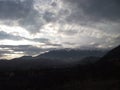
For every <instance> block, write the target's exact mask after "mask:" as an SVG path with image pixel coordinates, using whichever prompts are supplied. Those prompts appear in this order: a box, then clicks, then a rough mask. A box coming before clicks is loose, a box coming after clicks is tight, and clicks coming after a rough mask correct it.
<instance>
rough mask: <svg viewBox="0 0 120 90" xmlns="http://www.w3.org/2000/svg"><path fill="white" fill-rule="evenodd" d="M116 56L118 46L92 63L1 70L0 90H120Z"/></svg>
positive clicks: (119, 75)
mask: <svg viewBox="0 0 120 90" xmlns="http://www.w3.org/2000/svg"><path fill="white" fill-rule="evenodd" d="M119 55H120V46H119V47H117V48H115V49H113V50H111V51H110V52H108V53H107V54H106V55H105V56H104V57H103V58H101V59H100V60H99V61H97V62H96V63H92V64H85V65H81V64H79V63H78V64H76V65H73V66H70V67H63V68H62V67H49V68H40V69H29V70H13V71H7V70H1V71H0V90H120V56H119ZM21 67H22V66H21Z"/></svg>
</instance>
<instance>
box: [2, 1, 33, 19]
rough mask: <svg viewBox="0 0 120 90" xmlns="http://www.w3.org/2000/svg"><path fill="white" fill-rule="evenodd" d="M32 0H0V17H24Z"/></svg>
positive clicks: (30, 6)
mask: <svg viewBox="0 0 120 90" xmlns="http://www.w3.org/2000/svg"><path fill="white" fill-rule="evenodd" d="M32 1H33V0H24V2H21V0H0V19H12V20H13V19H20V18H24V17H26V16H27V15H28V14H29V12H30V10H31V8H32Z"/></svg>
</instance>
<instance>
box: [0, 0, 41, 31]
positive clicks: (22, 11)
mask: <svg viewBox="0 0 120 90" xmlns="http://www.w3.org/2000/svg"><path fill="white" fill-rule="evenodd" d="M33 5H34V1H33V0H23V1H22V0H2V1H1V0H0V20H1V21H5V20H10V21H11V23H12V22H13V21H18V23H19V25H20V26H21V27H23V28H26V29H27V30H28V31H29V32H32V33H33V32H37V31H38V30H39V28H40V26H41V25H42V20H41V21H40V20H38V17H39V14H38V11H36V10H35V9H34V8H33Z"/></svg>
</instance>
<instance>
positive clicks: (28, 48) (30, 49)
mask: <svg viewBox="0 0 120 90" xmlns="http://www.w3.org/2000/svg"><path fill="white" fill-rule="evenodd" d="M0 48H3V49H4V48H8V49H9V50H13V53H14V52H24V55H30V56H31V55H37V54H40V53H42V52H45V51H47V49H42V48H38V47H35V46H32V45H18V46H12V45H0ZM0 54H2V55H4V54H10V52H9V51H8V50H6V51H5V50H4V51H1V52H0Z"/></svg>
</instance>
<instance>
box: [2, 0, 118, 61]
mask: <svg viewBox="0 0 120 90" xmlns="http://www.w3.org/2000/svg"><path fill="white" fill-rule="evenodd" d="M119 44H120V0H0V58H7V59H11V58H15V57H20V56H23V55H33V56H35V55H38V54H40V53H43V52H45V51H49V50H53V49H56V48H57V49H59V48H93V49H94V48H101V49H106V48H113V47H115V46H117V45H119Z"/></svg>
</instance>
